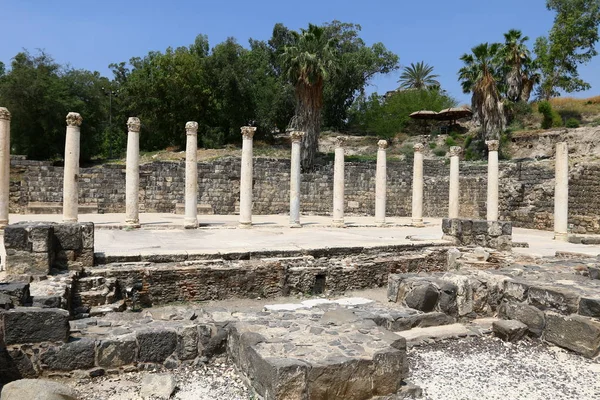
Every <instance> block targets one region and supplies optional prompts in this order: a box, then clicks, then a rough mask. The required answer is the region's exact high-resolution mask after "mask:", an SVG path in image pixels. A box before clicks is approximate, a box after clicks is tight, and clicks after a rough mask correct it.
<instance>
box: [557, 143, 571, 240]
mask: <svg viewBox="0 0 600 400" xmlns="http://www.w3.org/2000/svg"><path fill="white" fill-rule="evenodd" d="M554 179H555V186H554V240H563V241H567V240H568V228H569V150H568V148H567V143H566V142H561V143H556V157H555V178H554Z"/></svg>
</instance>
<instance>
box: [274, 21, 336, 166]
mask: <svg viewBox="0 0 600 400" xmlns="http://www.w3.org/2000/svg"><path fill="white" fill-rule="evenodd" d="M293 36H294V40H293V44H291V45H288V46H285V47H284V51H283V53H282V54H281V57H282V66H283V72H284V73H285V75H286V76H287V78H288V79H289V80H290V82H292V84H293V85H294V87H295V89H296V99H297V102H296V114H295V118H296V123H295V124H296V125H297V127H298V128H299V129H301V130H303V131H304V132H305V135H304V139H303V141H302V148H303V151H302V157H301V158H302V160H301V161H302V167H303V168H304V169H310V168H311V167H312V165H313V161H314V157H315V154H316V152H317V147H318V140H319V133H320V128H321V109H322V108H323V86H324V83H325V79H326V78H327V77H328V75H329V74H330V73H331V71H333V70H334V69H335V68H336V65H335V60H336V58H335V55H334V51H335V50H334V48H335V44H334V42H333V40H332V39H330V38H328V37H327V36H326V34H325V28H323V27H319V26H316V25H313V24H309V25H308V29H302V30H301V33H298V32H293Z"/></svg>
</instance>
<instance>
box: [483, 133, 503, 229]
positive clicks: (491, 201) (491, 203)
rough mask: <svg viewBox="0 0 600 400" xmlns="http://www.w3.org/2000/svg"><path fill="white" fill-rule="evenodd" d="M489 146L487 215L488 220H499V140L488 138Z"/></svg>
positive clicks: (487, 143) (486, 142)
mask: <svg viewBox="0 0 600 400" xmlns="http://www.w3.org/2000/svg"><path fill="white" fill-rule="evenodd" d="M485 144H486V145H487V147H488V185H487V217H486V219H487V220H488V221H498V147H500V142H499V141H497V140H486V141H485Z"/></svg>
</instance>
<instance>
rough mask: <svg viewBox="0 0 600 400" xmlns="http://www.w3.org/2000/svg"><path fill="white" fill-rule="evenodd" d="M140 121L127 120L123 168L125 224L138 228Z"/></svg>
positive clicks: (132, 118) (133, 118) (135, 119)
mask: <svg viewBox="0 0 600 400" xmlns="http://www.w3.org/2000/svg"><path fill="white" fill-rule="evenodd" d="M140 127H141V123H140V119H139V118H137V117H129V119H128V120H127V131H128V132H127V160H126V166H125V223H126V224H127V225H129V226H132V227H134V228H139V226H140V210H139V202H140V200H139V197H140V194H139V191H140Z"/></svg>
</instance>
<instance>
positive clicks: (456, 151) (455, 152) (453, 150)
mask: <svg viewBox="0 0 600 400" xmlns="http://www.w3.org/2000/svg"><path fill="white" fill-rule="evenodd" d="M460 153H462V148H461V147H460V146H452V147H450V157H458V156H460Z"/></svg>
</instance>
